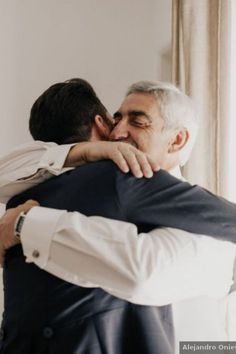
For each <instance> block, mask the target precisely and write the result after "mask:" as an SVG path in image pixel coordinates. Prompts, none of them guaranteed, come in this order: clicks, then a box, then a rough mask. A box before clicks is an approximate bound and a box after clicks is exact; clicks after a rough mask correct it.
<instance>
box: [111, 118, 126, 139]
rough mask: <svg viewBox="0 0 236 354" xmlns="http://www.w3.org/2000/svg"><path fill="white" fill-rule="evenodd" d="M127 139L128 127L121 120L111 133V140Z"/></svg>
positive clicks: (124, 121)
mask: <svg viewBox="0 0 236 354" xmlns="http://www.w3.org/2000/svg"><path fill="white" fill-rule="evenodd" d="M128 137H129V127H128V124H127V122H126V120H123V119H121V120H120V121H119V123H117V125H116V126H115V127H114V129H113V130H112V132H111V135H110V139H111V140H123V139H127V138H128Z"/></svg>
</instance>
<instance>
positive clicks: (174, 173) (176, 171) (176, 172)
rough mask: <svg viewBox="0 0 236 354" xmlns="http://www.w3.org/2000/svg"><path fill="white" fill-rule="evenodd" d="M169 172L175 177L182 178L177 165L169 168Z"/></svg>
mask: <svg viewBox="0 0 236 354" xmlns="http://www.w3.org/2000/svg"><path fill="white" fill-rule="evenodd" d="M169 173H170V174H171V175H172V176H174V177H176V178H179V179H182V178H183V176H182V174H181V171H180V167H179V166H176V167H175V168H173V169H172V170H170V171H169Z"/></svg>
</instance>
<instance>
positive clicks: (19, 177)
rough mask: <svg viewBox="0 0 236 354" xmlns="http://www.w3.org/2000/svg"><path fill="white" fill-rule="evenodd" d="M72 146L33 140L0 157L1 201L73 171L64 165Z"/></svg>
mask: <svg viewBox="0 0 236 354" xmlns="http://www.w3.org/2000/svg"><path fill="white" fill-rule="evenodd" d="M73 145H74V144H69V145H57V144H55V143H45V142H42V141H33V142H31V143H27V144H24V145H22V146H20V147H17V148H15V149H14V150H12V151H11V152H10V153H9V154H7V155H5V156H3V157H0V171H1V174H0V202H2V203H6V202H7V201H8V200H9V199H10V198H11V197H12V196H13V195H16V194H19V193H20V192H23V191H24V190H26V189H29V188H31V187H33V186H35V185H37V184H39V183H41V182H43V181H45V180H46V179H48V178H50V177H52V176H53V175H59V174H61V173H64V172H66V171H67V170H70V168H63V165H64V163H65V159H66V157H67V154H68V152H69V150H70V149H71V147H72V146H73Z"/></svg>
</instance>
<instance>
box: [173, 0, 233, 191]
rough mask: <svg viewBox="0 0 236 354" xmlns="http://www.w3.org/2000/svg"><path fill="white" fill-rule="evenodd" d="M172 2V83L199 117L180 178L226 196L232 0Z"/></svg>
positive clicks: (181, 0) (177, 0) (176, 0)
mask: <svg viewBox="0 0 236 354" xmlns="http://www.w3.org/2000/svg"><path fill="white" fill-rule="evenodd" d="M172 1H173V22H172V36H173V37H172V38H173V43H172V81H173V82H174V83H175V84H177V85H178V86H179V87H180V88H181V89H182V90H183V91H184V92H186V93H187V94H188V95H190V96H191V97H192V98H193V100H194V102H195V104H196V108H197V110H198V114H199V118H200V122H199V123H200V124H199V125H200V129H199V133H198V139H197V141H196V145H195V148H194V150H193V153H192V156H191V159H190V161H189V162H188V164H187V165H186V166H185V167H184V168H183V175H184V176H185V177H186V178H187V179H188V180H189V181H191V182H192V183H197V184H200V185H202V186H204V187H206V188H208V189H210V190H211V191H213V192H215V193H218V194H221V195H224V194H225V193H226V191H227V185H226V178H225V176H226V174H227V169H228V168H227V160H228V159H227V140H228V139H227V137H228V133H227V129H228V120H229V99H228V97H229V59H230V5H231V0H172Z"/></svg>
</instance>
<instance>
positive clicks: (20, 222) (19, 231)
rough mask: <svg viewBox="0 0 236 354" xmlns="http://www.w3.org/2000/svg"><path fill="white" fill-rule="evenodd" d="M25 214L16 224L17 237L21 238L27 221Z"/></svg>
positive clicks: (21, 215)
mask: <svg viewBox="0 0 236 354" xmlns="http://www.w3.org/2000/svg"><path fill="white" fill-rule="evenodd" d="M25 216H26V215H25V214H24V213H21V214H20V215H19V217H18V220H17V222H16V227H15V235H16V237H18V238H20V234H21V230H22V227H23V224H24V221H25Z"/></svg>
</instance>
